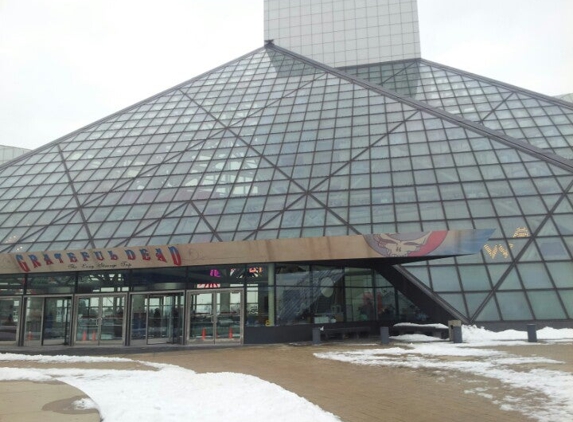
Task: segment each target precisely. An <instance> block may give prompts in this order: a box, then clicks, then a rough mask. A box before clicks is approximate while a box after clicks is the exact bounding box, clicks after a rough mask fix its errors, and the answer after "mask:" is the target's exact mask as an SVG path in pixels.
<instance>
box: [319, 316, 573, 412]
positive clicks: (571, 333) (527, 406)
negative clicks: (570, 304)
mask: <svg viewBox="0 0 573 422" xmlns="http://www.w3.org/2000/svg"><path fill="white" fill-rule="evenodd" d="M462 333H463V340H464V343H463V344H453V343H450V342H449V341H444V340H439V339H438V340H437V341H436V339H433V338H431V337H428V336H425V335H419V334H410V335H402V336H397V337H392V339H393V340H399V342H396V341H395V342H394V345H397V344H398V345H399V347H388V348H383V349H362V350H353V351H346V352H326V353H315V356H316V357H318V358H321V359H332V360H338V361H342V362H348V363H352V364H358V365H373V366H393V367H405V368H412V369H417V368H426V369H430V370H434V371H436V372H437V373H440V374H442V375H444V376H455V373H456V372H462V373H466V374H472V375H476V376H478V377H484V378H486V379H494V380H497V381H500V382H501V383H502V385H503V386H504V387H509V389H510V390H513V391H514V392H515V394H518V393H517V391H519V394H518V395H519V396H518V397H516V396H512V395H508V394H506V395H503V394H504V393H503V391H501V390H500V389H499V387H495V383H488V382H487V381H484V382H482V383H479V380H478V381H477V384H476V385H478V384H479V386H478V387H476V388H473V389H469V390H466V391H465V392H466V393H468V394H470V393H471V394H478V395H480V396H482V397H485V398H488V399H490V400H492V401H493V403H494V404H496V405H498V406H499V407H500V408H501V409H503V410H514V411H517V412H521V413H522V414H524V415H525V416H527V417H530V418H532V419H535V420H538V421H539V422H556V421H559V422H560V421H566V420H568V421H569V420H573V374H571V373H568V372H563V371H559V370H557V369H555V370H553V369H539V368H535V364H545V365H556V366H557V367H558V365H559V364H562V363H563V362H560V361H556V360H552V359H547V358H542V357H521V356H516V355H512V354H510V353H506V352H502V351H497V350H490V349H485V348H483V347H491V346H494V345H524V344H529V345H532V344H541V343H527V332H522V331H515V330H509V331H504V332H500V333H494V332H491V331H487V330H485V329H483V328H478V327H468V326H464V327H463V329H462ZM537 338H538V339H539V340H544V341H550V342H557V341H566V342H572V343H573V329H561V330H556V329H552V328H544V329H542V330H538V331H537ZM428 340H429V341H428ZM478 347H479V348H478ZM452 357H453V358H455V357H463V358H464V359H463V360H461V359H452ZM525 365H531V367H526V366H525ZM500 396H501V397H500Z"/></svg>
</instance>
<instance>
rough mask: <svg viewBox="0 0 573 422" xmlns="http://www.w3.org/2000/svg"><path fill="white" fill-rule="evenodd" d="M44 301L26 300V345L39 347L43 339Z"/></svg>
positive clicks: (30, 298) (36, 299)
mask: <svg viewBox="0 0 573 422" xmlns="http://www.w3.org/2000/svg"><path fill="white" fill-rule="evenodd" d="M43 307H44V299H43V298H41V297H38V298H36V297H29V298H26V316H25V317H24V320H25V324H24V325H25V330H26V335H25V337H24V345H25V346H32V345H39V344H40V340H41V339H42V315H43Z"/></svg>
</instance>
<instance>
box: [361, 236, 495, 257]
mask: <svg viewBox="0 0 573 422" xmlns="http://www.w3.org/2000/svg"><path fill="white" fill-rule="evenodd" d="M493 231H494V230H490V229H486V230H451V231H448V230H438V231H429V232H415V233H382V234H366V235H364V238H365V239H366V242H367V243H368V244H369V245H370V247H371V248H372V249H374V250H375V251H376V252H378V253H379V254H380V255H382V256H385V257H389V258H398V257H417V256H453V255H468V254H473V253H477V252H479V250H480V249H481V247H482V246H483V245H484V243H485V242H487V240H488V239H489V237H490V236H491V235H492V233H493Z"/></svg>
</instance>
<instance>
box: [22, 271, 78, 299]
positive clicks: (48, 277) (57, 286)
mask: <svg viewBox="0 0 573 422" xmlns="http://www.w3.org/2000/svg"><path fill="white" fill-rule="evenodd" d="M75 285H76V275H75V273H62V274H57V273H54V274H39V275H35V274H34V275H33V274H29V275H28V287H27V289H26V293H28V294H33V295H38V294H54V293H74V290H75Z"/></svg>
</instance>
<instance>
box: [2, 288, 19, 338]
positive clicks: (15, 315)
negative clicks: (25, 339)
mask: <svg viewBox="0 0 573 422" xmlns="http://www.w3.org/2000/svg"><path fill="white" fill-rule="evenodd" d="M19 315H20V299H19V298H9V297H5V298H4V297H0V344H2V343H6V344H10V343H14V344H15V343H16V339H17V338H18V328H19V326H20V321H19Z"/></svg>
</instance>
